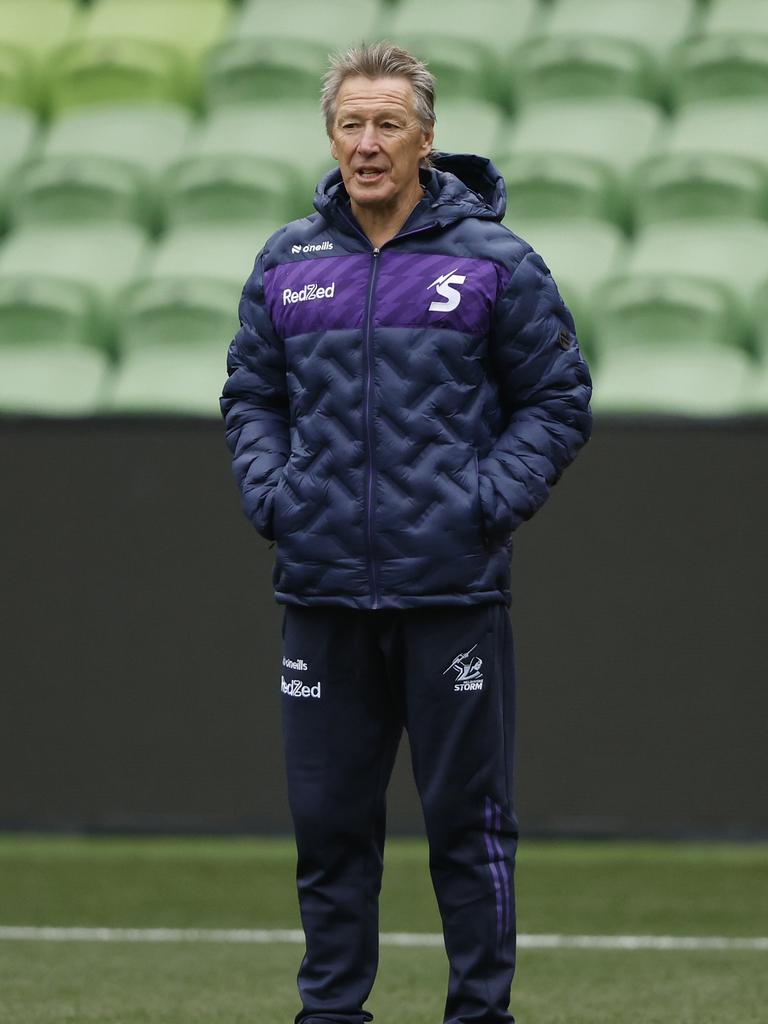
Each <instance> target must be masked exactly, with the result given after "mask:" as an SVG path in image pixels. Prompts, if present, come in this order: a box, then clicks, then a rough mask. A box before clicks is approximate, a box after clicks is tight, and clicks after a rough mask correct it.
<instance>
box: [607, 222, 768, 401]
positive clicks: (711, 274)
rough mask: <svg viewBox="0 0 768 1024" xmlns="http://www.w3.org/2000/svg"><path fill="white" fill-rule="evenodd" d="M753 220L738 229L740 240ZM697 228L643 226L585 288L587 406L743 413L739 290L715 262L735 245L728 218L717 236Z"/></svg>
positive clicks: (747, 345)
mask: <svg viewBox="0 0 768 1024" xmlns="http://www.w3.org/2000/svg"><path fill="white" fill-rule="evenodd" d="M752 226H753V225H751V224H746V223H745V224H742V225H737V227H740V228H741V229H742V230H741V241H742V242H743V241H744V240H745V239H746V238H747V237H748V236H749V234H750V232H749V228H750V227H752ZM696 227H697V226H696V225H693V224H687V223H686V222H678V223H676V224H667V225H652V226H651V227H650V228H648V229H646V230H645V231H644V232H643V233H642V234H641V236H640V240H639V242H638V243H637V244H636V245H635V246H634V247H633V248H632V249H631V250H630V251H629V254H628V257H627V259H626V260H625V261H624V269H623V271H621V272H618V273H617V274H616V275H614V277H612V278H609V279H608V280H607V281H605V282H604V283H603V284H602V285H600V286H598V288H597V289H596V290H595V292H594V293H593V296H592V310H593V325H594V331H595V343H596V346H597V350H598V359H597V362H596V366H595V373H594V375H593V378H594V392H593V408H594V409H595V410H597V411H612V412H615V411H624V412H631V413H659V412H662V413H680V414H685V415H694V416H700V415H703V416H717V415H729V414H735V413H740V412H743V411H744V410H745V407H746V404H747V400H748V395H749V388H750V386H751V384H750V380H751V375H752V372H753V369H754V362H753V360H752V358H751V356H752V352H751V339H750V334H749V329H748V323H747V317H746V303H745V302H744V298H745V293H746V290H747V289H745V288H744V286H743V284H742V282H740V281H739V280H738V272H736V273H733V274H731V275H728V274H724V273H721V272H718V268H717V267H716V264H717V263H718V261H720V262H721V263H722V264H723V265H724V264H726V263H727V262H728V260H729V259H730V258H731V257H732V255H733V249H734V247H738V246H739V238H738V232H736V231H730V232H729V229H730V228H731V227H732V225H731V224H730V222H727V221H726V222H723V224H722V225H721V226H720V237H718V232H717V230H715V229H714V228H713V227H712V224H711V223H710V224H709V225H706V224H700V225H698V228H699V229H700V230H699V231H698V232H697V231H696V230H694V229H695V228H696ZM758 228H763V229H764V230H765V231H768V228H766V226H765V225H758ZM707 229H708V230H707ZM758 235H759V232H758ZM729 236H730V237H729ZM751 241H752V243H753V244H755V242H756V241H757V238H756V237H752V239H751ZM729 243H730V244H729ZM651 252H653V253H654V255H655V260H654V261H651Z"/></svg>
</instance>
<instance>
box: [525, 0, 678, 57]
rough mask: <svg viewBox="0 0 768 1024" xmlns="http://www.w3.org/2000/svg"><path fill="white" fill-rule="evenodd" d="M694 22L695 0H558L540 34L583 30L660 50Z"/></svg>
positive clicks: (581, 31) (667, 46)
mask: <svg viewBox="0 0 768 1024" xmlns="http://www.w3.org/2000/svg"><path fill="white" fill-rule="evenodd" d="M695 23H696V5H695V2H694V0H621V2H620V3H605V0H558V2H557V3H556V4H553V6H552V7H551V9H550V13H549V16H548V17H547V18H546V21H545V24H544V27H543V34H545V35H548V36H559V35H565V36H575V35H579V34H581V33H583V32H588V33H589V34H594V35H602V36H606V37H609V38H611V39H626V40H629V41H633V42H635V43H638V44H640V45H642V46H644V47H645V48H646V49H647V50H649V51H650V52H653V53H656V54H663V53H665V52H666V51H668V50H669V48H670V47H671V46H673V45H674V44H675V43H677V42H679V41H680V40H681V39H683V38H685V36H686V35H688V33H689V32H690V31H691V29H692V28H693V27H694V26H695Z"/></svg>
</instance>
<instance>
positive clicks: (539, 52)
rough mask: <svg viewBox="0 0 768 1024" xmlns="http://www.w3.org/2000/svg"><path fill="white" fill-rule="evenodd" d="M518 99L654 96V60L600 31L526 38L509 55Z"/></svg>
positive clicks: (657, 91)
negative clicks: (596, 33)
mask: <svg viewBox="0 0 768 1024" xmlns="http://www.w3.org/2000/svg"><path fill="white" fill-rule="evenodd" d="M510 75H511V81H512V83H513V90H514V95H515V97H516V99H517V102H518V104H523V103H530V102H531V101H532V100H542V99H557V98H560V97H572V96H637V97H640V98H641V99H648V100H651V101H652V102H656V101H658V100H659V94H660V86H659V84H658V82H657V77H658V73H657V71H656V69H655V66H654V63H653V60H652V58H651V56H650V54H649V53H648V51H647V50H646V48H645V47H643V46H641V45H640V44H639V43H637V42H635V40H633V39H607V38H604V37H602V36H599V35H590V34H587V33H580V34H578V35H554V36H543V37H540V38H536V39H526V40H525V42H523V43H521V44H520V45H519V46H518V47H517V48H516V50H515V53H514V55H513V57H512V59H511V70H510Z"/></svg>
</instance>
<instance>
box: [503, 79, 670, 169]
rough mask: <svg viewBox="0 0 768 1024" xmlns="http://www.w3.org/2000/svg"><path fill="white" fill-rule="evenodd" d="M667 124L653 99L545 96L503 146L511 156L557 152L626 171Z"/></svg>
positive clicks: (649, 148)
mask: <svg viewBox="0 0 768 1024" xmlns="http://www.w3.org/2000/svg"><path fill="white" fill-rule="evenodd" d="M661 123H662V121H661V115H660V114H659V111H658V110H657V109H656V108H655V107H654V106H653V105H652V104H651V103H647V102H644V101H643V100H639V99H633V98H630V97H618V96H617V97H607V98H603V99H573V100H565V99H562V100H545V101H542V102H540V103H532V104H531V105H530V106H528V107H526V108H525V109H524V110H523V111H522V112H521V114H520V116H519V117H518V119H517V121H516V122H515V123H514V124H513V126H512V129H511V130H510V132H509V134H508V135H507V137H506V139H505V140H504V143H503V145H504V147H505V155H508V154H509V153H514V154H519V153H547V154H552V153H556V154H560V155H561V156H562V157H564V158H568V157H581V158H586V159H588V160H599V161H601V162H602V163H603V164H605V165H606V166H608V167H610V168H613V169H614V170H616V171H625V170H627V169H628V168H630V167H631V166H632V165H633V164H635V163H637V162H638V160H640V159H641V158H642V157H644V156H647V155H649V154H650V152H651V151H652V148H653V147H654V143H655V141H656V138H657V137H658V134H659V131H660V126H661Z"/></svg>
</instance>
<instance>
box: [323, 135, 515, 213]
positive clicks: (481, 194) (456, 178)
mask: <svg viewBox="0 0 768 1024" xmlns="http://www.w3.org/2000/svg"><path fill="white" fill-rule="evenodd" d="M430 159H431V160H432V164H433V166H432V167H428V168H427V167H425V168H421V169H420V170H419V179H420V181H421V184H422V185H423V186H424V187H425V188H426V190H427V194H428V197H429V198H431V200H432V202H431V203H429V204H427V208H426V214H428V215H429V219H430V220H432V221H434V222H435V223H437V224H439V225H440V226H441V227H444V226H445V225H446V224H450V223H452V222H453V221H456V220H462V219H463V218H464V217H479V218H482V219H483V220H496V221H500V220H501V219H502V217H503V216H504V213H505V212H506V208H507V190H506V188H505V186H504V179H503V178H502V176H501V174H500V173H499V171H498V170H497V169H496V167H494V165H493V163H492V162H491V161H490V160H489V159H488V158H487V157H484V156H475V155H474V154H473V153H441V152H433V153H432V154H431V156H430ZM348 198H349V197H348V195H347V190H346V188H345V187H344V182H343V180H342V177H341V171H340V170H339V168H338V167H334V168H333V170H331V171H329V172H328V173H327V174H326V175H325V176H324V177H323V178H322V179H321V180H320V182H319V183H318V186H317V188H316V189H315V197H314V206H315V209H316V210H317V211H318V213H320V214H322V215H323V217H325V218H326V219H327V220H333V221H336V220H337V219H338V215H339V210H340V208H341V206H342V205H343V204H344V203H346V202H347V201H348ZM426 214H425V216H426Z"/></svg>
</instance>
